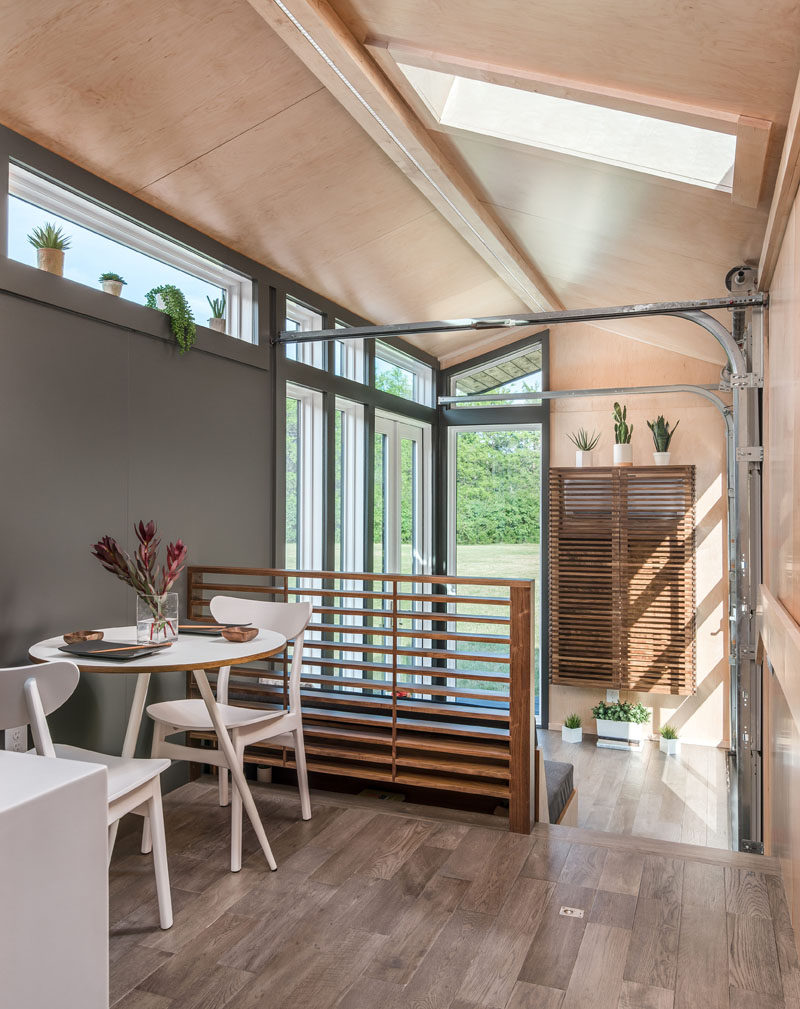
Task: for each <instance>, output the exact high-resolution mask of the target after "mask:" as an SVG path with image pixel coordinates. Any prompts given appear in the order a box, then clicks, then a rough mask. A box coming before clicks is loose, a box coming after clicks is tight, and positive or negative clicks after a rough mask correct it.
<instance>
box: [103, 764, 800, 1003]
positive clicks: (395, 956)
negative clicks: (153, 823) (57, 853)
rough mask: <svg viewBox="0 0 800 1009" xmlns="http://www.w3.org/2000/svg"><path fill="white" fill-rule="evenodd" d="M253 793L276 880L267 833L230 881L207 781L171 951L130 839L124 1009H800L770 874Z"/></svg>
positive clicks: (716, 858) (584, 840) (178, 821)
mask: <svg viewBox="0 0 800 1009" xmlns="http://www.w3.org/2000/svg"><path fill="white" fill-rule="evenodd" d="M254 793H255V796H256V802H257V804H258V806H259V809H260V811H261V813H262V816H263V818H264V822H265V824H266V826H267V831H268V833H269V835H270V837H271V840H272V842H273V848H274V850H275V854H276V857H277V860H278V865H279V868H278V871H277V872H275V873H270V872H269V871H268V870H267V868H266V865H265V863H264V861H263V857H262V856H261V854H260V852H256V851H255V848H254V843H253V835H252V832H251V831H250V830H249V827H248V828H247V829H246V831H245V863H244V867H243V869H242V871H241V872H240V873H238V874H231V873H230V872H229V871H228V868H227V857H228V852H227V848H228V818H227V814H228V811H227V810H222V809H220V808H219V807H218V806H217V805H216V788H215V786H214V784H213V783H212V782H210V781H209V780H208V779H205V780H200V781H197V782H193V783H191V784H189V785H186V786H184V787H183V788H181V789H179V790H178V791H177V792H173V793H171V794H170V795H168V796H167V797H166V799H165V813H166V822H167V840H168V844H169V850H170V872H171V875H172V884H173V900H174V904H175V911H176V914H175V924H174V926H173V927H172V929H170V930H169V931H166V932H162V931H160V930H159V928H158V925H157V911H156V905H155V899H154V886H153V881H152V872H151V865H150V859H149V857H147V856H143V855H140V854H138V853H137V851H136V847H137V841H138V831H139V829H140V828H139V827H138V823H140V822H141V821H138V823H137V820H136V818H133V817H129V818H127V820H128V821H129V822H124V823H123V830H121V832H120V839H119V841H118V845H117V850H116V851H115V855H114V859H113V863H112V867H111V891H112V899H111V911H112V939H111V962H112V1003H115V1004H116V1005H117V1007H118V1009H201V1007H202V1009H223V1007H226V1006H227V1007H232V1009H233V1007H235V1009H255V1007H258V1009H290V1007H291V1009H332V1007H337V1009H479V1007H493V1009H503V1007H506V1009H757V1007H763V1009H800V994H799V993H798V985H800V962H798V958H797V955H796V952H795V947H794V939H793V935H792V931H791V927H790V925H789V920H788V912H787V907H786V903H785V899H784V893H783V886H782V883H781V879H780V876H779V875H778V874H777V864H776V862H775V861H774V860H773V859H764V858H759V857H758V856H755V855H745V854H737V853H733V852H723V851H718V850H714V849H711V848H707V847H701V846H688V845H676V844H673V843H670V842H664V841H660V840H657V839H649V840H648V839H644V838H636V837H632V836H627V837H624V836H621V837H615V836H614V835H611V834H609V833H602V832H599V831H597V832H595V831H582V830H572V829H571V828H567V827H549V826H538V827H537V828H536V831H535V833H534V835H533V836H531V837H528V836H521V835H515V834H509V833H507V832H506V831H505V829H503V824H502V821H499V820H498V819H497V818H490V817H478V816H472V817H468V818H466V822H464V820H462V819H461V818H457V819H452V818H449V819H448V818H444V816H443V818H442V819H437V818H436V815H437V814H436V812H435V811H428V812H427V813H426V815H422V814H421V811H420V807H412V808H405V807H403V806H400V805H397V804H394V803H383V802H379V801H372V802H370V803H366V802H365V800H358V799H349V798H347V797H337V796H332V795H324V796H316V797H315V798H314V817H313V819H312V820H310V821H308V822H305V823H304V822H302V821H300V820H299V801H298V799H297V797H296V793H294V792H293V791H291V790H287V789H278V788H272V787H269V786H255V787H254ZM134 826H136V833H134V831H133V829H132V828H133V827H134ZM562 907H572V908H578V909H580V910H582V911H583V915H584V916H583V918H575V917H566V916H564V915H562V914H560V909H561V908H562Z"/></svg>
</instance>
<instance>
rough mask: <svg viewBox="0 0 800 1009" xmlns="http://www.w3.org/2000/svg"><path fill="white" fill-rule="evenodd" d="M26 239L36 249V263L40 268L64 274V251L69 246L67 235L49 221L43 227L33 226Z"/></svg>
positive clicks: (58, 274)
mask: <svg viewBox="0 0 800 1009" xmlns="http://www.w3.org/2000/svg"><path fill="white" fill-rule="evenodd" d="M28 241H29V242H30V243H31V245H32V246H33V247H34V249H36V263H37V266H38V267H39V269H40V270H45V271H46V272H47V273H54V274H55V275H56V276H57V277H63V276H64V252H65V250H66V249H68V248H69V246H70V238H69V235H65V234H64V232H63V231H62V229H61V228H57V227H56V226H55V225H54V224H51V223H50V222H49V221H48V222H47V224H45V226H44V227H43V228H34V229H33V231H32V232H31V233H30V234H29V235H28Z"/></svg>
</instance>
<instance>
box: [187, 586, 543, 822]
mask: <svg viewBox="0 0 800 1009" xmlns="http://www.w3.org/2000/svg"><path fill="white" fill-rule="evenodd" d="M188 578H189V582H188V588H189V592H188V616H189V618H190V619H196V620H199V619H203V618H206V617H208V616H209V610H208V604H209V602H210V600H211V599H212V598H213V596H215V595H220V594H222V595H234V596H242V597H245V598H253V597H255V598H264V599H271V600H275V601H281V600H289V601H293V600H296V599H308V600H309V601H310V602H312V603H313V604H314V615H313V617H312V622H311V624H310V625H309V630H308V632H307V634H306V641H305V647H304V654H303V676H302V700H303V726H304V732H305V740H306V756H307V761H308V767H309V770H311V771H317V772H320V773H324V774H334V775H344V776H350V777H355V778H363V779H364V780H365V781H375V782H381V783H383V784H384V785H389V784H395V785H398V786H402V785H409V786H421V787H426V788H432V789H441V790H442V791H443V793H445V794H446V793H447V792H448V791H457V792H463V793H468V794H474V795H486V796H491V797H494V798H496V799H498V800H499V801H507V802H508V806H509V826H510V829H511V830H513V831H517V832H521V833H528V832H529V831H530V829H531V825H532V823H533V821H534V820H535V817H536V803H535V801H534V791H535V762H534V732H535V729H534V714H533V711H534V706H533V695H532V680H533V677H532V659H533V655H534V646H533V623H532V619H533V618H532V614H533V612H534V607H533V597H534V583H533V582H532V581H521V580H518V579H500V578H456V577H445V576H441V577H440V576H437V575H407V574H404V575H396V574H383V573H381V574H376V573H359V574H351V573H349V572H348V573H342V572H335V571H291V570H286V569H278V568H231V567H192V568H189V572H188ZM290 660H291V650H290V649H287V653H285V654H283V655H281V656H276V657H275V658H273V659H272V660H270V661H268V662H266V663H254V664H253V665H252V666H243V667H240V668H237V669H234V670H232V677H231V686H230V698H231V703H234V704H235V703H237V702H238V703H242V704H247V705H249V706H259V707H260V706H263V707H266V708H269V707H274V706H276V705H283V704H286V703H287V688H288V680H287V677H288V670H289V662H290ZM188 681H189V682H188V688H189V690H190V691H192V690H193V689H194V683H193V680H192V678H191V677H189V678H188ZM211 738H212V737H211V736H210V735H209V734H204V733H196V734H192V738H191V741H192V742H193V743H196V744H198V745H204V744H205V742H206V741H207V740H209V739H211ZM245 760H246V762H248V763H252V764H256V765H261V766H268V767H294V754H293V752H292V751H291V750H287V749H286V748H283V747H279V746H274V745H273V746H270V745H267V744H260V745H258V746H254V747H252V748H251V749H248V751H247V753H246V755H245ZM442 801H443V803H444V802H445V801H446V800H445V799H444V798H443V800H442Z"/></svg>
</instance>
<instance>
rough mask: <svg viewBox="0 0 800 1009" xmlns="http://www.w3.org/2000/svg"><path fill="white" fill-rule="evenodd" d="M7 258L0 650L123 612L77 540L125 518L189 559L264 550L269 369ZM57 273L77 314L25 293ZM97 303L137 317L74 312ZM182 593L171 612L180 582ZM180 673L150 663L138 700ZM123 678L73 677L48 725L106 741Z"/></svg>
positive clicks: (262, 560) (127, 534)
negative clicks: (186, 346)
mask: <svg viewBox="0 0 800 1009" xmlns="http://www.w3.org/2000/svg"><path fill="white" fill-rule="evenodd" d="M8 269H11V270H15V271H17V272H19V271H25V273H24V274H20V276H23V277H24V285H23V284H22V283H21V282H20V284H17V283H15V285H14V286H15V288H19V287H20V286H25V287H26V288H27V289H28V296H26V297H19V296H16V295H13V294H10V293H7V292H8V290H9V287H8V285H7V284H5V283H4V284H3V288H4V289H5V290H4V291H2V292H0V417H2V434H0V474H2V488H3V489H2V494H0V544H1V545H2V562H1V563H0V665H12V664H16V663H21V662H24V661H25V659H26V652H27V648H28V646H29V645H30V644H31V643H32V642H34V641H37V640H39V639H41V638H44V637H47V636H49V635H53V634H57V633H61V632H63V631H64V630H68V629H71V628H82V627H92V626H104V625H105V626H110V625H115V624H125V623H131V622H132V620H133V616H134V612H135V605H134V598H133V594H132V592H131V590H130V589H128V588H127V587H126V586H124V585H123V584H122V583H121V582H119V581H118V580H117V579H115V578H114V577H113V576H112V575H110V574H108V573H107V572H106V571H104V570H103V569H102V568H101V567H100V564H99V563H98V562H97V561H96V560H95V559H94V558H93V557H92V556H91V555H90V553H89V547H90V544H91V543H93V542H95V541H96V540H97V539H98V538H99V537H100V536H102V535H103V534H105V533H109V534H111V535H113V536H115V537H117V539H118V540H119V541H120V542H121V543H124V545H125V546H126V547H127V548H128V549H130V548H131V546H132V540H133V533H132V525H133V523H134V522H135V521H137V520H138V519H140V518H141V519H145V520H148V519H150V518H152V519H155V520H156V521H157V523H158V526H159V530H160V532H161V534H162V536H163V541H164V542H165V543H166V541H167V540H169V539H174V538H176V537H178V536H180V537H181V538H182V539H183V540H184V542H185V543H186V544H187V545H188V548H189V563H203V564H214V563H220V564H233V565H266V564H268V563H270V562H271V561H272V529H271V524H272V522H271V514H272V504H271V496H272V483H273V481H272V472H273V441H272V404H271V395H272V394H271V372H270V371H269V370H265V368H264V367H263V365H262V366H259V367H256V366H251V365H248V364H243V363H241V362H238V361H236V360H230V359H227V358H226V357H224V356H218V355H215V354H211V353H204V352H203V351H202V350H193V351H191V352H189V353H188V354H186V355H184V356H182V357H181V356H180V355H179V354H178V353H177V348H176V347H175V344H174V342H173V341H172V340H171V338H170V336H169V333H168V331H167V329H166V320H165V317H164V316H163V315H160V313H154V312H152V311H151V310H150V309H146V308H143V307H140V306H134V305H130V303H127V304H124V305H122V304H119V303H116V304H115V305H113V306H111V300H113V299H111V300H109V296H108V295H104V294H102V293H101V292H96V291H90V290H88V289H86V288H83V289H81V290H79V287H80V285H72V284H70V282H68V281H64V280H61V279H60V278H53V277H50V276H48V275H42V274H39V273H38V271H35V270H30V269H29V268H26V267H22V266H19V267H17V265H16V264H10V263H8V261H6V264H5V270H4V273H5V272H6V271H7V270H8ZM12 279H18V278H12ZM57 285H62V287H61V289H60V290H62V291H63V290H66V289H67V288H68V289H69V293H70V296H71V297H72V298H73V299H77V301H75V303H74V305H73V308H74V307H75V305H77V307H78V308H80V306H81V300H82V299H84V300H85V302H86V305H85V307H86V313H87V314H86V315H85V316H81V315H78V314H75V312H74V311H67V310H64V309H63V308H60V307H57V306H56V305H53V304H47V303H46V301H45V300H41V299H38V298H37V300H34V298H32V297H30V294H31V293H32V292H33V293H34V294H35V293H36V290H37V287H41V292H40V293H41V294H42V296H43V298H44V299H46V298H47V297H48V296H49V293H52V291H54V290H56V286H57ZM64 285H66V286H64ZM102 299H106V300H105V301H103V300H102ZM106 306H110V307H109V308H106ZM100 308H102V309H103V312H104V314H105V315H106V317H107V318H108V316H109V315H110V313H111V312H112V310H113V311H114V312H120V313H122V315H121V316H120V318H122V317H124V318H125V319H126V320H127V321H128V322H129V323H130V322H133V323H134V324H136V325H138V323H139V322H141V329H140V330H138V331H137V330H136V329H135V328H130V326H123V325H121V324H120V323H118V322H109V321H107V320H106V321H103V320H102V319H98V318H90V317H89V316H91V315H94V314H95V313H96V312H97V311H98V310H99V309H100ZM112 317H113V316H112ZM148 329H150V330H151V332H150V333H149V334H148V332H147V330H148ZM153 333H158V334H159V335H153ZM181 596H182V598H181V610H182V612H183V611H184V608H185V581H184V582H183V584H182V585H181ZM156 681H157V682H156ZM184 682H185V681H184V674H173V675H172V676H171V677H163V678H156V677H154V681H153V683H152V687H151V695H150V696H151V699H161V698H163V697H165V696H179V695H182V691H183V690H184ZM132 691H133V677H132V676H130V675H128V674H120V675H115V676H101V675H97V674H95V675H85V676H83V677H82V678H81V684H80V686H79V688H78V691H77V692H76V694H75V695H74V696H73V698H72V699H71V700H70V701H69V702H68V703H67V705H66V706H65V707H64V709H63V710H62V712H61V713H60V715H59V716H58V717H54V719H53V720H52V723H51V724H52V726H53V730H54V736H55V738H56V739H57V740H61V741H68V742H73V743H79V744H81V745H85V746H88V747H92V748H97V749H101V750H106V751H108V752H115V751H116V752H119V748H120V746H121V743H122V737H123V734H124V729H125V722H126V718H127V711H128V706H129V704H130V700H131V696H132ZM146 730H147V731H149V726H147V727H146ZM144 737H145V731H143V738H142V739H141V740H140V748H141V747H142V745H144V744H145V743H146V740H145V738H144ZM173 780H174V779H173Z"/></svg>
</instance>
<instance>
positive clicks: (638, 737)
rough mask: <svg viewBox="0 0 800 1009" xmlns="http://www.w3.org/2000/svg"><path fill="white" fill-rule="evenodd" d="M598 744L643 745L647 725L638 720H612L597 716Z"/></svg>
mask: <svg viewBox="0 0 800 1009" xmlns="http://www.w3.org/2000/svg"><path fill="white" fill-rule="evenodd" d="M595 721H596V722H597V745H598V746H601V747H602V746H608V747H612V748H619V749H623V750H627V749H630V746H631V744H635V745H636V746H641V744H642V740H643V739H644V732H645V725H641V724H639V723H638V722H612V721H611V720H610V719H607V718H597V719H595Z"/></svg>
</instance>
